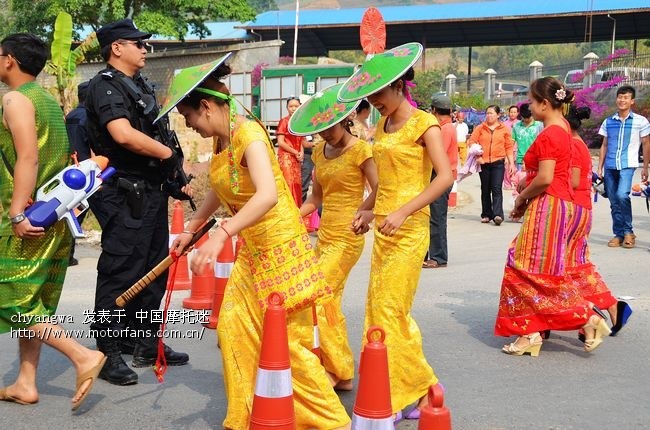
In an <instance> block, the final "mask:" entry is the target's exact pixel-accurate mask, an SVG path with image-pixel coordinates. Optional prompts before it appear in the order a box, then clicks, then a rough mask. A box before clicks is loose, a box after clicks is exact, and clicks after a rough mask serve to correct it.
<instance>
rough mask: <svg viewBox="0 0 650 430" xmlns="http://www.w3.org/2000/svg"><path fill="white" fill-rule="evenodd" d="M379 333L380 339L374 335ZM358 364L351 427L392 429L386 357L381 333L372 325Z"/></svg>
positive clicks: (379, 429)
mask: <svg viewBox="0 0 650 430" xmlns="http://www.w3.org/2000/svg"><path fill="white" fill-rule="evenodd" d="M375 333H379V340H373V335H374V334H375ZM366 337H367V339H368V343H367V344H366V346H364V348H363V351H362V353H361V360H360V362H359V389H358V390H357V398H356V400H355V401H354V408H353V409H352V412H353V413H352V428H353V429H355V430H364V429H366V430H371V429H372V430H393V429H394V426H395V425H394V423H393V408H392V406H391V402H390V379H389V378H388V354H387V351H386V345H384V339H385V338H386V334H385V333H384V330H382V329H381V328H379V327H377V326H372V327H370V328H369V329H368V333H367V334H366Z"/></svg>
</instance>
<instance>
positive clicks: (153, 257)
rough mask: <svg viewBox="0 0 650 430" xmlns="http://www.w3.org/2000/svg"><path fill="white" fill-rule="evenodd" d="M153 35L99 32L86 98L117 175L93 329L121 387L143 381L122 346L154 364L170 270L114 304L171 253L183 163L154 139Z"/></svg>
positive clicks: (108, 192)
mask: <svg viewBox="0 0 650 430" xmlns="http://www.w3.org/2000/svg"><path fill="white" fill-rule="evenodd" d="M149 37H151V34H149V33H144V32H141V31H139V30H138V29H137V28H136V27H135V25H134V24H133V21H131V20H130V19H123V20H120V21H116V22H113V23H110V24H107V25H105V26H103V27H102V28H100V29H99V30H98V31H97V38H98V40H99V44H100V46H101V52H102V57H103V58H104V59H105V60H106V62H107V63H108V64H107V67H106V68H105V69H104V70H102V71H100V72H99V73H98V74H97V75H96V76H95V77H94V78H93V79H92V80H91V81H90V85H89V87H88V95H87V98H86V108H87V110H88V121H87V130H88V135H89V137H90V142H91V146H92V149H93V151H94V152H95V153H96V154H98V155H105V156H106V157H108V158H109V160H110V163H109V165H110V166H113V167H115V169H116V170H117V172H116V174H115V175H113V176H112V177H111V178H110V179H109V180H108V181H107V182H106V183H105V184H104V186H103V188H102V190H101V191H100V193H101V194H100V198H101V202H102V206H103V209H104V211H105V213H106V214H107V219H106V223H105V225H104V226H103V230H102V253H101V255H100V257H99V261H98V263H97V290H96V293H95V312H94V322H93V323H92V325H91V329H92V333H93V335H94V336H95V337H96V340H97V347H98V349H99V350H100V351H102V352H104V354H106V355H107V356H108V360H107V362H106V365H105V366H104V368H103V369H102V372H101V373H100V375H99V376H100V378H102V379H105V380H107V381H108V382H110V383H112V384H116V385H129V384H135V383H137V381H138V375H137V374H136V373H135V372H134V371H133V370H132V369H130V368H129V367H128V366H127V364H126V363H125V362H124V359H123V358H122V354H121V350H120V345H121V344H122V342H123V341H125V340H128V339H129V338H137V341H136V343H135V348H134V350H133V363H132V364H133V366H134V367H149V366H151V365H153V364H154V363H155V361H156V357H157V349H158V330H159V328H160V319H159V318H158V317H159V316H160V315H159V313H156V312H153V313H152V311H157V310H158V309H159V307H160V302H161V300H162V297H163V295H164V293H165V288H166V284H167V274H166V273H165V274H164V275H162V276H160V277H158V278H157V279H156V280H155V281H154V282H152V284H151V285H150V286H149V287H148V288H146V289H145V290H144V291H143V292H142V293H141V294H140V295H138V296H137V297H136V298H135V299H134V300H133V301H132V302H130V304H129V305H127V307H126V308H125V309H124V310H122V309H120V308H118V307H117V305H116V304H115V299H116V298H117V297H118V296H119V295H120V294H122V293H123V292H124V291H126V289H128V288H129V287H130V286H131V285H133V284H134V283H135V282H136V281H137V280H138V279H140V278H141V277H142V276H143V275H144V274H146V273H147V272H149V271H150V270H151V269H152V268H153V267H154V266H155V265H156V264H158V263H159V262H160V261H161V260H162V259H163V258H165V257H166V256H167V255H168V253H169V248H168V247H169V243H168V241H169V239H168V236H169V233H168V226H167V198H168V194H167V192H166V191H165V190H164V189H163V187H162V186H161V184H162V183H163V182H164V180H165V178H166V177H167V175H168V174H169V172H170V171H172V169H173V168H174V166H177V165H178V158H177V155H176V153H175V152H174V151H173V150H172V149H170V147H168V146H166V145H164V144H163V143H161V142H160V141H158V140H156V139H154V137H156V136H157V132H156V127H155V126H154V125H153V119H154V118H155V117H156V115H157V114H158V105H157V103H156V100H155V95H154V93H153V89H152V88H151V86H150V85H149V84H148V82H147V81H146V79H145V78H143V77H142V75H141V74H140V70H141V69H142V68H143V67H144V65H145V54H146V52H147V50H146V45H145V43H144V40H146V39H148V38H149ZM187 191H188V192H190V191H189V190H187ZM127 327H128V328H127ZM164 350H165V357H166V360H167V364H168V365H170V366H179V365H183V364H186V363H187V362H188V361H189V356H188V355H187V354H185V353H179V352H174V351H173V350H172V349H171V348H170V347H169V346H167V345H165V348H164Z"/></svg>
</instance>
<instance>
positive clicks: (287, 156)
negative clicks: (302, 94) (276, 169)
mask: <svg viewBox="0 0 650 430" xmlns="http://www.w3.org/2000/svg"><path fill="white" fill-rule="evenodd" d="M299 106H300V100H299V99H298V97H289V98H288V99H287V112H289V115H287V116H285V117H284V118H282V119H281V120H280V122H279V123H278V128H277V130H276V132H275V134H276V136H277V137H278V146H279V147H280V148H279V149H278V162H279V163H280V169H281V170H282V175H283V176H284V179H285V180H286V181H287V184H288V185H289V189H290V190H291V195H292V196H293V200H294V201H295V202H296V206H298V207H300V206H301V205H302V175H301V172H300V165H301V164H302V159H303V158H304V154H305V153H304V149H303V146H302V143H303V140H304V139H305V138H304V137H302V136H296V135H295V134H292V133H291V132H290V131H289V118H291V115H293V113H294V112H295V111H296V109H298V107H299Z"/></svg>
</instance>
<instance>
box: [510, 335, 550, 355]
mask: <svg viewBox="0 0 650 430" xmlns="http://www.w3.org/2000/svg"><path fill="white" fill-rule="evenodd" d="M521 338H525V339H527V340H528V345H526V346H517V340H519V339H521ZM517 340H515V341H514V342H512V343H509V344H508V345H504V346H503V348H502V349H501V351H503V352H505V353H506V354H510V355H524V354H526V353H528V354H530V356H531V357H537V356H538V355H539V350H540V349H542V337H541V336H540V335H539V332H535V333H532V334H528V335H525V336H519V338H518V339H517Z"/></svg>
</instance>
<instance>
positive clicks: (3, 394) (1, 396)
mask: <svg viewBox="0 0 650 430" xmlns="http://www.w3.org/2000/svg"><path fill="white" fill-rule="evenodd" d="M0 401H2V402H11V403H18V404H19V405H35V404H36V403H38V400H35V401H33V402H26V401H25V400H22V399H19V398H18V397H14V396H10V395H9V394H7V389H6V388H0Z"/></svg>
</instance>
